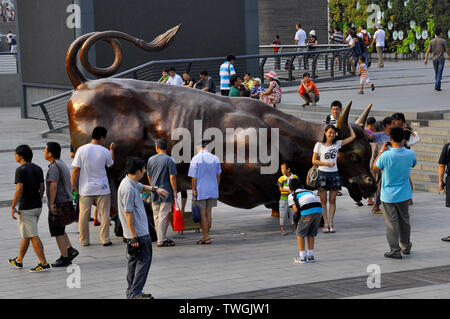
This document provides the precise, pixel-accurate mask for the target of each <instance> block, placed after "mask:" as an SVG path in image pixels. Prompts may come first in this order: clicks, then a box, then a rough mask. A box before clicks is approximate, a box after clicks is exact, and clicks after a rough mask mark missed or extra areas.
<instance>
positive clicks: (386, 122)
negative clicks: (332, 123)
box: [366, 116, 393, 214]
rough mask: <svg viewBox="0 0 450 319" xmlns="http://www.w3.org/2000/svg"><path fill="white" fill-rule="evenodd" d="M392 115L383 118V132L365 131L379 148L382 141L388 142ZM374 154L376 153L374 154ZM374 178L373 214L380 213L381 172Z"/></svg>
mask: <svg viewBox="0 0 450 319" xmlns="http://www.w3.org/2000/svg"><path fill="white" fill-rule="evenodd" d="M392 120H393V119H392V117H390V116H388V117H385V118H384V119H383V128H384V131H383V132H378V133H374V134H372V135H370V134H368V133H367V132H366V135H367V138H368V139H369V141H371V142H372V143H377V144H378V149H381V147H382V146H383V144H384V143H386V142H389V141H390V139H389V132H390V130H391V128H392ZM374 156H376V155H374ZM375 179H376V181H377V192H376V195H375V203H374V205H373V206H372V213H374V214H382V212H381V209H380V206H381V200H380V190H381V174H380V173H379V172H377V174H376V176H375Z"/></svg>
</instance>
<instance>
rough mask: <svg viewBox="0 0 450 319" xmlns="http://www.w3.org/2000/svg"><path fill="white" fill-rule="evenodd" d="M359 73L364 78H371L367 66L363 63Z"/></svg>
mask: <svg viewBox="0 0 450 319" xmlns="http://www.w3.org/2000/svg"><path fill="white" fill-rule="evenodd" d="M359 73H360V74H361V77H362V78H367V77H368V76H369V71H368V70H367V66H366V64H365V63H361V64H360V65H359Z"/></svg>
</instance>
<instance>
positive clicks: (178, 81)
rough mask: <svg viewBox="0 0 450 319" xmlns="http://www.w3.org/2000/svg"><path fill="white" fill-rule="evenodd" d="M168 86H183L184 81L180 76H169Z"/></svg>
mask: <svg viewBox="0 0 450 319" xmlns="http://www.w3.org/2000/svg"><path fill="white" fill-rule="evenodd" d="M166 84H169V85H181V84H183V79H182V78H181V76H179V75H178V74H175V75H174V76H173V77H171V76H169V79H168V80H167V82H166Z"/></svg>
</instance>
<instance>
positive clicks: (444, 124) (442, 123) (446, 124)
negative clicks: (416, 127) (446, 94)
mask: <svg viewBox="0 0 450 319" xmlns="http://www.w3.org/2000/svg"><path fill="white" fill-rule="evenodd" d="M428 126H429V127H440V128H450V121H449V120H431V121H428Z"/></svg>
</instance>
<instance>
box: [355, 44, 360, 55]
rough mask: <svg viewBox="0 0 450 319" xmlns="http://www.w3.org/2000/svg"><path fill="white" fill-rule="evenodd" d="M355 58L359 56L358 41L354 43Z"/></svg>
mask: <svg viewBox="0 0 450 319" xmlns="http://www.w3.org/2000/svg"><path fill="white" fill-rule="evenodd" d="M354 52H355V56H361V45H360V44H359V41H356V43H355V48H354Z"/></svg>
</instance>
